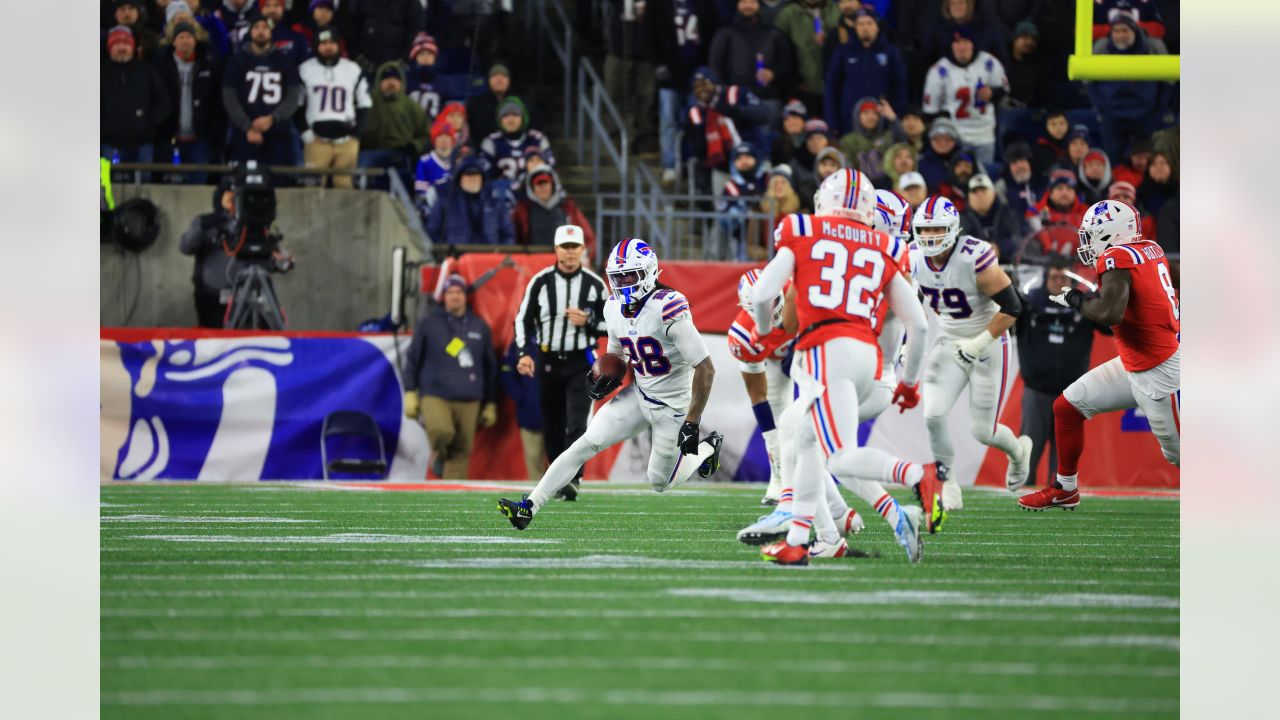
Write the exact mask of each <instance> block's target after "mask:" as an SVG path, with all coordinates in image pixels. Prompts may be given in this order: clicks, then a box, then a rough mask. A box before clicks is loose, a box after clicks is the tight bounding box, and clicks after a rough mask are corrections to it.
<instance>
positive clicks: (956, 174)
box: [937, 150, 978, 212]
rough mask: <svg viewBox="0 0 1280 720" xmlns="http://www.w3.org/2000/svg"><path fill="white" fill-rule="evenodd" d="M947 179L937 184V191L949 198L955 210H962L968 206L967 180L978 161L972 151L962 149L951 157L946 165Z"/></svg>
mask: <svg viewBox="0 0 1280 720" xmlns="http://www.w3.org/2000/svg"><path fill="white" fill-rule="evenodd" d="M947 169H948V171H949V172H948V173H947V179H946V180H945V181H944V182H943V183H942V184H941V185H939V186H938V190H937V193H938V194H939V195H943V196H945V197H948V198H951V201H952V202H953V203H955V206H956V210H958V211H960V212H964V210H965V208H966V207H968V202H967V198H968V194H967V192H968V191H967V188H968V187H969V181H970V180H971V179H973V176H974V174H975V173H977V171H978V163H977V161H976V160H975V159H974V157H973V153H971V152H969V151H968V150H962V151H960V152H958V153H956V154H955V155H954V156H952V158H951V163H950V164H949V165H948V168H947Z"/></svg>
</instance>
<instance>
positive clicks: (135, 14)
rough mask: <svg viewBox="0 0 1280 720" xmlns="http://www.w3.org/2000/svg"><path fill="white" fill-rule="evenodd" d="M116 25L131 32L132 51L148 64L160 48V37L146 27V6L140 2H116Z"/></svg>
mask: <svg viewBox="0 0 1280 720" xmlns="http://www.w3.org/2000/svg"><path fill="white" fill-rule="evenodd" d="M115 19H116V25H123V26H125V27H127V28H129V30H130V31H132V32H133V42H134V51H135V52H136V53H137V55H138V57H139V58H141V59H142V60H145V61H147V62H150V61H151V60H152V59H154V58H155V57H156V51H157V50H158V49H159V47H160V35H159V33H157V32H156V31H155V30H152V29H151V28H149V27H147V6H146V3H144V2H142V0H116V9H115Z"/></svg>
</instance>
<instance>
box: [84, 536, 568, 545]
mask: <svg viewBox="0 0 1280 720" xmlns="http://www.w3.org/2000/svg"><path fill="white" fill-rule="evenodd" d="M129 539H130V540H163V541H165V542H175V543H246V544H251V545H275V544H282V545H290V544H293V545H348V544H350V545H436V544H440V545H556V544H559V542H560V541H559V540H543V539H533V538H518V537H503V536H499V535H379V534H374V533H334V534H332V535H130V536H129ZM104 549H105V548H104Z"/></svg>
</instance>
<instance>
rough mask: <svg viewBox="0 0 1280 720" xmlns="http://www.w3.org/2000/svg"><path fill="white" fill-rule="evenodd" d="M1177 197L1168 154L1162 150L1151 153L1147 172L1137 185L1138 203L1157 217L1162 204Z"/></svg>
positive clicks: (1176, 180)
mask: <svg viewBox="0 0 1280 720" xmlns="http://www.w3.org/2000/svg"><path fill="white" fill-rule="evenodd" d="M1176 197H1178V179H1177V177H1175V176H1174V174H1173V164H1172V163H1171V162H1169V156H1168V155H1165V154H1164V153H1162V152H1156V153H1152V154H1151V162H1150V163H1148V164H1147V174H1146V177H1144V178H1143V180H1142V184H1141V185H1139V186H1138V205H1139V207H1141V208H1142V209H1143V211H1144V212H1146V213H1147V214H1149V215H1151V216H1152V217H1159V216H1160V211H1161V209H1163V207H1164V204H1165V203H1166V202H1168V201H1169V200H1172V199H1174V198H1176Z"/></svg>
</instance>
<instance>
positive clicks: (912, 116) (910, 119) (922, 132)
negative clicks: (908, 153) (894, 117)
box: [898, 105, 929, 157]
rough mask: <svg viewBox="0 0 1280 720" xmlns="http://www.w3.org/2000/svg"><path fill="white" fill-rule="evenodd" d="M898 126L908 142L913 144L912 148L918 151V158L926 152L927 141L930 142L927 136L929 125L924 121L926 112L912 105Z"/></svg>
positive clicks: (903, 114)
mask: <svg viewBox="0 0 1280 720" xmlns="http://www.w3.org/2000/svg"><path fill="white" fill-rule="evenodd" d="M898 124H899V125H901V126H902V135H903V136H904V137H905V138H906V141H907V142H908V143H910V144H911V148H912V149H913V150H915V151H916V156H917V157H918V156H919V155H920V153H922V152H924V146H925V141H926V140H928V137H926V134H927V132H928V130H929V125H928V124H927V123H925V121H924V112H923V111H922V110H921V109H920V107H919V106H918V105H912V106H910V107H908V108H907V111H906V112H904V113H902V117H901V119H900V120H899V121H898Z"/></svg>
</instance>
